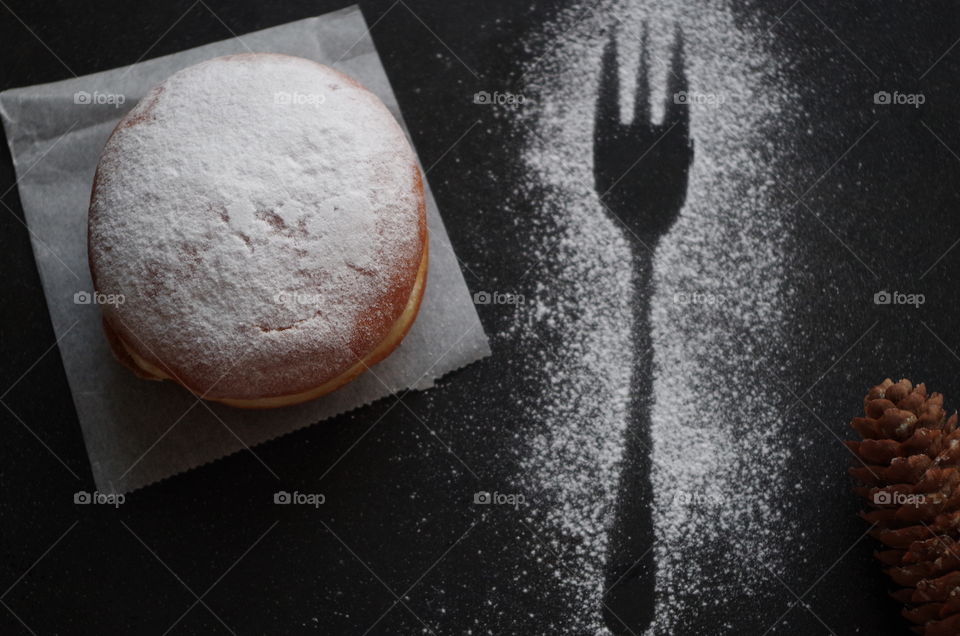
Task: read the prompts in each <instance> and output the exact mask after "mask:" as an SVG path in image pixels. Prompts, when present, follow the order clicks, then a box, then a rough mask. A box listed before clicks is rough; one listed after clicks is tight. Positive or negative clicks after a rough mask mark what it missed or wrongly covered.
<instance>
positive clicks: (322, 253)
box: [90, 54, 424, 397]
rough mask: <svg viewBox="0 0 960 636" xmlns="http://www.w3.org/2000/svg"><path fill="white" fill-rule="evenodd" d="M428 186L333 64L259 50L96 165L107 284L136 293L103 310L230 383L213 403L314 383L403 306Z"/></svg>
mask: <svg viewBox="0 0 960 636" xmlns="http://www.w3.org/2000/svg"><path fill="white" fill-rule="evenodd" d="M418 179H419V176H418V173H417V167H416V159H415V157H414V154H413V151H412V150H411V148H410V146H409V144H408V143H407V141H406V138H405V136H404V134H403V132H402V130H401V128H400V126H399V125H398V124H397V122H396V121H395V120H394V118H393V116H392V115H391V114H390V112H389V111H388V110H387V109H386V107H385V106H383V104H381V103H380V101H379V100H378V99H377V98H376V97H375V96H374V95H373V94H372V93H369V92H368V91H366V90H365V89H363V88H361V87H359V85H357V84H356V83H355V82H353V81H352V80H350V79H349V78H347V77H346V76H344V75H342V74H340V73H338V72H336V71H334V70H332V69H329V68H327V67H324V66H321V65H319V64H316V63H314V62H311V61H308V60H304V59H300V58H295V57H289V56H281V55H265V54H258V55H237V56H230V57H226V58H218V59H215V60H211V61H208V62H204V63H202V64H198V65H196V66H192V67H189V68H187V69H184V70H182V71H180V72H179V73H176V74H175V75H173V76H172V77H171V78H169V79H168V80H167V81H165V82H164V83H163V84H161V85H160V86H158V87H157V88H155V89H153V90H152V91H151V92H150V93H149V94H148V95H147V96H146V97H144V98H143V100H141V102H140V103H139V104H138V105H137V106H136V108H134V109H133V110H132V111H131V113H130V114H129V115H128V116H127V118H125V119H124V121H123V122H121V124H120V126H119V127H118V129H117V131H116V132H115V133H114V135H113V136H112V137H111V139H110V141H109V142H108V144H107V146H106V148H105V150H104V153H103V156H102V158H101V163H100V166H99V168H98V177H97V183H96V186H95V190H94V197H93V202H92V205H91V224H90V246H91V260H92V265H93V270H94V272H95V275H96V282H97V286H98V290H99V291H101V292H103V293H107V294H122V295H123V296H124V297H125V302H124V303H123V304H119V305H114V306H107V307H104V311H105V315H106V317H107V319H108V320H110V322H111V325H112V326H113V327H114V328H115V329H116V330H118V331H121V332H123V333H125V334H127V339H129V340H131V341H132V344H134V345H136V344H137V343H140V342H142V343H143V345H144V347H143V348H144V349H145V351H141V355H143V356H144V357H148V356H150V355H153V354H154V352H156V353H155V355H156V356H158V357H159V358H160V360H162V362H161V363H159V364H158V366H161V367H169V368H172V369H173V370H174V372H175V373H176V374H177V375H178V377H182V378H183V379H184V381H186V382H188V383H189V382H190V381H193V382H194V383H195V384H193V385H191V388H195V389H199V390H201V391H203V390H206V389H207V385H208V384H209V383H210V382H213V381H215V380H218V378H220V379H219V381H218V382H217V384H216V385H215V387H214V388H213V390H212V391H211V393H210V394H209V395H210V397H220V396H228V397H260V396H264V395H277V394H289V393H296V392H299V391H304V390H308V389H311V388H313V387H315V386H318V385H319V384H321V383H322V382H324V381H326V380H327V379H329V378H331V377H333V376H336V375H338V374H339V373H341V372H342V371H344V370H345V369H347V368H348V367H350V366H351V365H353V364H354V363H355V362H356V357H357V356H361V355H364V354H366V353H367V352H369V351H370V350H371V349H372V348H373V346H374V345H376V344H377V343H379V342H380V341H381V340H382V339H383V337H384V336H385V335H386V331H387V330H388V329H389V328H390V327H391V326H392V324H393V322H394V321H395V320H396V319H397V317H398V316H399V314H400V312H401V311H402V310H403V308H404V306H405V304H406V300H407V297H408V296H409V294H410V289H411V288H412V283H413V280H414V278H415V277H416V271H417V267H418V265H419V262H420V254H421V247H420V236H421V234H420V233H421V230H422V228H423V223H424V219H423V208H422V194H421V191H420V190H419V186H418ZM131 336H132V337H131ZM351 349H352V350H353V351H351ZM241 359H242V360H243V363H242V365H239V367H240V368H239V369H238V370H237V372H235V373H228V374H227V375H226V376H224V377H222V378H221V375H222V374H223V373H224V370H231V369H235V368H236V367H237V362H238V361H239V360H241ZM151 362H153V363H154V364H157V361H155V360H151Z"/></svg>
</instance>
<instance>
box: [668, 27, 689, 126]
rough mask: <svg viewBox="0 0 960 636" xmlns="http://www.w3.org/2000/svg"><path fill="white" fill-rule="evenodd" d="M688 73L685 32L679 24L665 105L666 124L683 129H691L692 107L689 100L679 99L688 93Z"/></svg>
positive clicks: (675, 36) (671, 57)
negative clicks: (685, 57)
mask: <svg viewBox="0 0 960 636" xmlns="http://www.w3.org/2000/svg"><path fill="white" fill-rule="evenodd" d="M688 90H689V86H688V84H687V72H686V69H685V64H684V51H683V30H682V29H681V28H680V25H679V24H678V25H677V26H676V28H675V29H674V35H673V50H672V52H671V54H670V74H669V76H668V77H667V95H666V98H665V101H666V104H665V105H664V114H665V115H666V117H664V122H665V123H667V122H669V123H670V124H680V126H681V128H683V129H687V128H689V122H690V107H689V104H688V100H687V99H678V98H677V96H678V95H679V94H681V93H684V94H685V93H687V92H688Z"/></svg>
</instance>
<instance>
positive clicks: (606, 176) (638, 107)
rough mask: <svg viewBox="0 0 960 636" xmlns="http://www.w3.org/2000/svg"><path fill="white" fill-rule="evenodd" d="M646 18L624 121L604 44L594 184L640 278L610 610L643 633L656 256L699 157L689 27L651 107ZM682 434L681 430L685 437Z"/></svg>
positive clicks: (650, 583) (607, 616)
mask: <svg viewBox="0 0 960 636" xmlns="http://www.w3.org/2000/svg"><path fill="white" fill-rule="evenodd" d="M647 56H648V45H647V27H646V25H644V27H643V35H642V40H641V46H640V61H639V66H638V70H637V86H636V92H635V101H634V109H633V119H632V121H630V122H629V123H621V121H620V81H619V77H618V75H619V70H618V69H619V66H618V54H617V37H616V33H615V32H611V34H610V39H609V40H608V41H607V43H606V46H605V48H604V50H603V61H602V64H601V69H600V85H599V91H598V95H597V102H596V112H595V120H594V137H593V172H594V185H595V188H596V191H597V195H598V196H599V198H600V201H601V202H602V203H603V207H604V209H605V212H606V213H607V214H609V215H610V216H611V217H613V219H614V220H615V222H617V223H618V224H621V225H622V226H623V227H624V228H625V229H626V231H625V235H626V237H627V239H628V241H629V243H630V250H631V260H630V262H629V263H624V267H630V268H631V270H632V275H633V281H634V298H633V304H632V313H633V325H632V326H633V341H634V350H635V357H634V368H633V373H632V380H631V398H630V405H629V412H628V418H629V419H628V422H627V433H626V436H625V438H624V461H623V468H622V470H621V475H620V483H619V496H618V501H617V505H616V509H615V512H614V520H613V524H612V526H611V528H610V531H609V541H608V553H607V564H606V568H605V575H606V580H605V585H604V589H605V592H604V599H603V600H604V608H603V612H604V620H605V623H606V624H607V627H608V628H609V629H610V630H611V631H612V632H613V633H615V634H639V633H643V631H644V630H646V628H647V626H648V625H649V624H650V623H651V622H652V619H653V610H654V575H655V564H654V559H653V553H654V550H653V542H654V531H653V520H652V515H651V507H652V505H653V492H652V489H651V485H650V463H651V460H652V456H651V452H650V451H651V436H650V426H651V413H650V411H651V408H652V405H653V400H652V392H653V347H652V342H651V334H650V315H649V314H650V298H651V296H652V289H651V287H652V285H651V280H652V270H653V256H654V250H655V249H656V246H657V243H658V242H659V241H660V239H661V238H662V237H663V236H664V235H665V234H666V233H667V232H668V231H669V230H670V228H671V227H672V226H673V223H674V221H675V220H676V218H677V216H678V215H679V213H680V209H681V208H682V207H683V204H684V201H685V200H686V195H687V175H688V172H689V168H690V165H691V163H692V161H693V142H692V140H691V139H690V111H689V107H688V102H689V93H688V86H687V78H686V73H685V70H684V50H683V34H682V32H681V31H680V28H679V27H676V29H675V31H674V36H673V44H672V51H671V54H670V65H669V72H668V74H667V85H666V96H665V103H664V116H663V120H662V121H661V122H660V123H654V122H653V121H652V119H651V113H650V86H649V79H648V60H647ZM678 443H680V440H678Z"/></svg>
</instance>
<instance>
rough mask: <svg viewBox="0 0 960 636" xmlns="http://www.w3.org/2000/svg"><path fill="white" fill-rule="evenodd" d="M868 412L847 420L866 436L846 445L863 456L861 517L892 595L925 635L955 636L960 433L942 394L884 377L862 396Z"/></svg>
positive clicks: (959, 593) (858, 471) (959, 605)
mask: <svg viewBox="0 0 960 636" xmlns="http://www.w3.org/2000/svg"><path fill="white" fill-rule="evenodd" d="M863 410H864V414H865V417H856V418H854V419H853V421H851V422H850V425H851V426H852V427H853V428H855V429H856V430H857V432H858V433H860V435H861V436H862V437H863V441H860V442H847V446H848V447H849V448H850V450H852V451H853V452H854V454H855V455H856V456H857V457H858V458H859V459H860V460H861V462H862V463H861V462H858V463H857V465H856V466H855V467H854V468H851V469H850V473H851V474H852V475H853V476H854V477H855V478H856V479H857V480H858V481H859V482H860V483H861V484H863V485H862V486H860V487H858V488H855V489H854V491H855V492H856V493H857V494H859V495H862V496H863V497H865V498H866V499H867V502H868V504H869V509H867V510H865V511H863V512H861V513H860V515H861V516H862V517H863V518H864V519H866V520H867V521H869V522H870V523H873V524H876V525H875V527H874V528H873V530H871V535H872V536H874V537H875V538H876V539H879V540H880V541H881V542H882V543H883V544H884V545H885V546H887V548H888V549H887V550H884V551H882V552H878V553H877V554H876V556H877V558H878V559H879V560H880V561H881V563H883V565H884V566H885V569H886V573H887V575H888V576H889V577H890V578H891V579H892V580H893V582H894V583H896V584H897V585H898V586H900V587H901V589H900V590H898V591H897V592H895V593H894V594H893V597H894V598H896V599H898V600H899V601H901V602H902V603H904V604H905V605H906V607H905V608H904V610H903V616H904V617H905V618H907V620H909V621H911V622H913V623H914V624H915V625H916V627H914V628H913V630H914V631H915V632H916V633H918V634H923V635H924V636H947V635H949V636H956V635H958V634H960V430H958V429H957V415H956V413H954V414H953V415H952V416H951V417H950V418H949V419H947V417H946V414H945V412H944V410H943V396H942V395H940V394H939V393H933V394H931V395H929V396H928V395H927V389H926V387H925V386H924V385H922V384H918V385H917V386H913V384H912V383H911V382H910V381H909V380H900V381H899V382H897V383H896V384H894V383H893V381H892V380H890V379H889V378H888V379H886V380H884V381H883V383H882V384H879V385H877V386H875V387H873V388H872V389H870V391H869V393H867V396H866V397H865V398H864V400H863Z"/></svg>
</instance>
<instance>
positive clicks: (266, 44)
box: [0, 7, 490, 492]
mask: <svg viewBox="0 0 960 636" xmlns="http://www.w3.org/2000/svg"><path fill="white" fill-rule="evenodd" d="M249 51H256V52H273V53H286V54H289V55H298V56H301V57H305V58H309V59H312V60H316V61H317V62H321V63H324V64H328V65H330V66H333V67H335V68H338V69H340V70H342V71H343V72H345V73H347V74H349V75H352V76H353V77H356V78H357V79H359V80H360V82H361V83H362V84H364V85H365V86H366V87H367V88H369V89H370V90H371V91H373V92H374V93H376V94H377V95H378V96H379V97H380V99H382V100H383V102H384V103H385V104H386V105H387V106H388V107H389V108H390V110H391V111H392V112H393V114H394V115H395V116H396V117H397V119H398V120H400V121H401V122H402V121H403V120H402V117H401V115H400V110H399V107H398V105H397V101H396V99H395V97H394V94H393V91H392V90H391V88H390V84H389V82H388V81H387V77H386V74H385V73H384V70H383V66H382V65H381V64H380V59H379V57H378V56H377V53H376V50H375V48H374V45H373V41H372V40H371V39H370V37H369V34H368V30H367V25H366V23H365V21H364V19H363V16H362V14H361V13H360V11H359V9H358V8H356V7H350V8H347V9H343V10H341V11H336V12H333V13H328V14H326V15H323V16H319V17H315V18H309V19H306V20H300V21H298V22H292V23H290V24H285V25H282V26H278V27H273V28H270V29H265V30H263V31H258V32H255V33H250V34H246V35H243V36H240V37H239V38H231V39H229V40H224V41H222V42H216V43H213V44H209V45H206V46H201V47H198V48H195V49H190V50H188V51H183V52H181V53H177V54H175V55H169V56H166V57H162V58H157V59H153V60H149V61H146V62H141V63H137V64H135V65H132V66H128V67H124V68H119V69H114V70H110V71H105V72H102V73H95V74H93V75H87V76H84V77H80V78H75V79H70V80H65V81H62V82H56V83H52V84H43V85H38V86H30V87H26V88H18V89H14V90H9V91H5V92H3V93H0V116H2V118H3V125H4V128H5V130H6V134H7V141H8V143H9V145H10V151H11V154H12V156H13V162H14V166H15V167H16V172H17V178H18V188H19V190H20V200H21V202H22V204H23V209H24V212H25V215H26V221H27V224H28V229H29V232H30V236H31V241H32V244H33V252H34V256H35V257H36V261H37V266H38V268H39V271H40V278H41V280H42V282H43V288H44V293H45V294H46V299H47V304H48V306H49V310H50V318H51V320H52V321H53V327H54V331H55V332H56V335H57V338H58V339H59V348H60V354H61V356H62V357H63V364H64V367H65V368H66V372H67V378H68V380H69V383H70V389H71V391H72V393H73V401H74V404H75V405H76V409H77V414H78V416H79V419H80V425H81V426H82V427H83V436H84V440H85V442H86V446H87V453H88V455H89V457H90V464H91V466H92V468H93V476H94V479H95V481H96V485H97V488H98V489H99V490H100V491H101V492H127V491H130V490H133V489H136V488H140V487H142V486H145V485H148V484H150V483H153V482H155V481H158V480H160V479H163V478H165V477H169V476H171V475H175V474H177V473H180V472H183V471H186V470H189V469H191V468H195V467H197V466H200V465H202V464H205V463H208V462H211V461H213V460H215V459H218V458H220V457H223V456H225V455H229V454H230V453H234V452H236V451H238V450H241V449H243V448H245V447H253V446H255V445H257V444H259V443H261V442H264V441H266V440H269V439H272V438H275V437H277V436H280V435H283V434H285V433H289V432H290V431H293V430H296V429H298V428H301V427H304V426H307V425H310V424H313V423H315V422H318V421H320V420H323V419H326V418H329V417H332V416H334V415H336V414H338V413H343V412H345V411H348V410H350V409H353V408H356V407H359V406H362V405H364V404H368V403H370V402H373V401H374V400H377V399H380V398H383V397H386V396H388V395H391V394H393V393H397V392H401V391H403V390H405V389H425V388H429V387H431V386H432V385H433V382H434V380H436V379H437V378H439V377H441V376H443V375H445V374H447V373H449V372H450V371H453V370H454V369H457V368H459V367H462V366H464V365H466V364H469V363H471V362H473V361H475V360H478V359H480V358H482V357H485V356H487V355H489V354H490V348H489V345H488V342H487V338H486V336H485V335H484V333H483V328H482V327H481V325H480V322H479V319H478V317H477V314H476V310H475V307H474V305H473V302H472V299H471V297H470V293H469V291H468V289H467V286H466V284H465V282H464V280H463V275H462V274H461V272H460V268H459V266H458V263H457V259H456V256H455V255H454V253H453V251H452V248H451V247H450V243H449V241H448V239H447V233H446V230H445V229H444V226H443V221H442V220H441V218H440V214H439V212H438V210H437V206H436V203H435V202H434V200H433V195H432V194H431V193H430V190H429V186H428V187H427V209H428V212H427V219H428V225H429V228H430V274H429V278H428V282H427V288H426V292H425V297H424V301H423V305H422V308H421V310H420V315H419V317H418V319H417V321H416V323H415V324H414V326H413V328H412V330H411V331H410V334H409V335H408V336H407V338H406V340H405V341H404V342H403V344H402V345H401V346H400V348H399V349H397V351H395V352H394V353H393V355H391V356H390V357H389V358H387V359H386V360H385V361H383V362H382V363H380V364H378V365H376V366H375V367H373V370H372V372H368V373H366V374H364V375H363V376H361V377H360V378H359V379H358V380H356V381H355V382H353V383H351V384H349V385H347V386H346V387H344V388H342V389H340V390H339V391H336V392H334V393H332V394H330V395H328V396H325V397H323V398H320V399H319V400H315V401H313V402H310V403H307V404H303V405H300V406H295V407H288V408H283V409H276V410H270V411H242V410H237V409H232V408H229V407H225V406H221V405H218V404H213V403H209V404H208V403H199V402H198V400H197V399H196V398H195V397H194V396H193V395H191V394H190V393H188V392H187V391H185V390H183V389H181V388H180V387H178V386H175V385H173V384H172V383H169V382H162V383H161V382H149V381H145V380H139V379H137V378H135V377H134V376H133V374H132V373H130V371H128V370H127V369H125V368H123V367H121V366H120V364H119V363H117V362H116V361H115V360H114V359H113V356H112V354H111V352H110V350H109V347H108V345H107V341H106V339H105V337H104V335H103V332H102V329H101V325H100V309H99V307H97V306H96V305H95V304H78V303H76V302H75V298H74V297H75V294H77V293H78V292H85V291H87V292H89V291H90V290H91V289H92V284H91V281H90V274H89V270H88V267H87V249H86V221H87V205H88V202H89V198H90V187H91V184H92V181H93V174H94V170H95V169H96V166H97V160H98V157H99V153H100V150H101V149H102V148H103V145H104V144H105V143H106V140H107V137H108V136H109V134H110V132H111V131H112V130H113V127H114V126H115V125H116V123H117V121H118V120H119V119H120V118H121V117H122V116H123V115H124V113H126V112H127V111H128V110H129V109H130V108H132V107H133V106H134V105H135V104H136V103H137V101H138V100H139V99H140V98H141V97H142V96H143V95H144V94H145V93H146V91H147V90H148V89H149V88H150V87H152V86H154V85H155V84H158V83H159V82H161V81H163V80H164V79H166V78H167V77H168V76H170V75H171V74H172V73H174V72H176V71H178V70H180V69H181V68H184V67H186V66H189V65H191V64H196V63H197V62H200V61H203V60H206V59H209V58H212V57H216V56H219V55H227V54H230V53H242V52H249ZM121 101H122V103H119V102H121ZM304 461H309V458H304ZM279 472H282V470H279Z"/></svg>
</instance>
